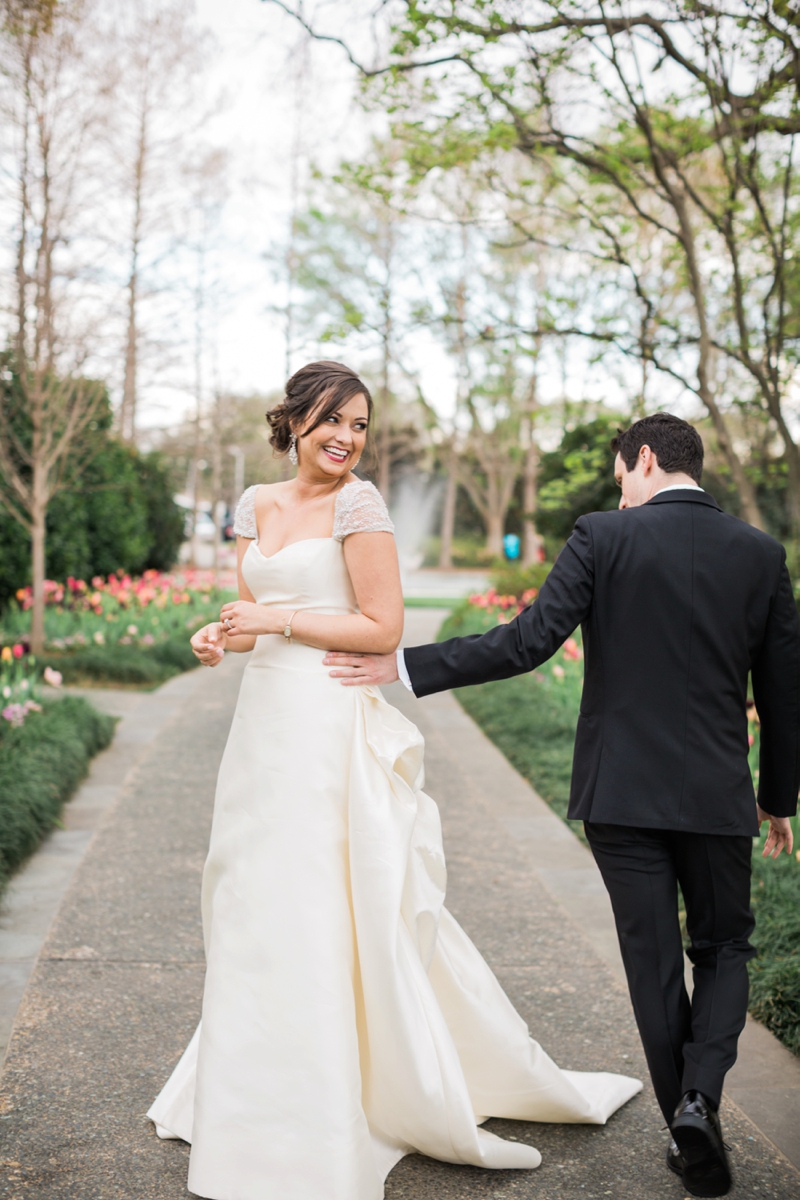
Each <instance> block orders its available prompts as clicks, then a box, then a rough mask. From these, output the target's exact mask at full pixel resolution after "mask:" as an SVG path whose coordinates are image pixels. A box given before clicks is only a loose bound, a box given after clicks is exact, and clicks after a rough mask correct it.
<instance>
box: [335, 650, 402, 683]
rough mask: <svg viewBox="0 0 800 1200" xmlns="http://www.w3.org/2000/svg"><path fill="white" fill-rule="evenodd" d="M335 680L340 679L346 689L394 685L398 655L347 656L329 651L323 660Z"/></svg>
mask: <svg viewBox="0 0 800 1200" xmlns="http://www.w3.org/2000/svg"><path fill="white" fill-rule="evenodd" d="M322 661H323V662H324V663H325V666H326V667H334V668H335V669H334V670H333V671H331V672H330V675H331V676H332V677H333V678H334V679H340V680H341V682H342V685H343V686H344V687H367V686H376V687H379V686H381V685H382V684H385V683H394V681H395V680H396V679H398V678H399V676H398V674H397V654H396V653H394V652H392V653H391V654H346V653H343V652H342V651H340V650H329V651H328V653H327V654H326V655H325V657H324V659H323V660H322Z"/></svg>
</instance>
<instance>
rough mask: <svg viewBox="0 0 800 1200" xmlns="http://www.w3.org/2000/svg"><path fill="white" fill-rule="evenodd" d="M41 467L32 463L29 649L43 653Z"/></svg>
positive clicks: (43, 503)
mask: <svg viewBox="0 0 800 1200" xmlns="http://www.w3.org/2000/svg"><path fill="white" fill-rule="evenodd" d="M40 475H41V468H40V467H39V466H38V464H35V465H34V482H33V493H34V499H33V504H32V506H31V576H32V582H33V608H32V609H31V635H30V636H31V651H32V653H33V654H44V579H45V558H44V546H45V518H46V516H47V504H46V501H45V500H44V497H43V487H42V484H43V482H44V481H43V480H42V479H41V478H38V476H40Z"/></svg>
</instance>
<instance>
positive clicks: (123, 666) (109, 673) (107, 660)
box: [39, 633, 198, 687]
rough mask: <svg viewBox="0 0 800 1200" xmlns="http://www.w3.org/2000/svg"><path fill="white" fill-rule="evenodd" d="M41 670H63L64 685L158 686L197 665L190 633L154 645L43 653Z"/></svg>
mask: <svg viewBox="0 0 800 1200" xmlns="http://www.w3.org/2000/svg"><path fill="white" fill-rule="evenodd" d="M39 661H40V663H41V665H42V667H48V666H49V667H53V668H54V669H55V670H56V671H60V672H61V674H62V676H63V679H64V683H67V684H82V683H90V684H97V683H124V684H129V685H134V686H139V687H157V686H158V685H159V684H160V683H164V681H165V680H167V679H170V678H171V677H172V676H173V675H179V674H181V672H182V671H191V670H192V669H193V668H194V667H196V666H198V662H197V659H196V658H195V656H194V654H193V653H192V648H191V646H190V645H189V634H188V633H185V634H183V635H178V636H175V637H171V638H169V639H168V640H167V641H165V642H157V643H156V644H155V645H154V646H120V645H119V644H117V645H110V646H86V647H85V648H83V649H80V650H72V651H70V652H69V653H66V654H44V655H42V656H41V658H40V660H39Z"/></svg>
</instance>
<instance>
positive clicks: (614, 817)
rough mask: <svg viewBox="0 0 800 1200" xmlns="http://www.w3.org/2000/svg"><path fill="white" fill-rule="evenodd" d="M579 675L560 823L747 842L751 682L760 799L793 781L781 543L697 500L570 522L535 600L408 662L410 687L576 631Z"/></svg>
mask: <svg viewBox="0 0 800 1200" xmlns="http://www.w3.org/2000/svg"><path fill="white" fill-rule="evenodd" d="M578 625H580V626H581V628H582V630H583V645H584V651H585V656H586V676H585V682H584V687H583V698H582V701H581V712H580V718H579V720H578V729H577V734H576V737H575V756H574V761H573V771H572V791H571V796H570V807H569V815H570V817H575V818H578V819H583V820H586V821H598V822H608V823H611V824H617V825H637V826H647V827H650V828H654V829H676V830H684V831H687V832H695V833H727V834H750V835H755V834H756V833H757V832H758V824H757V821H756V812H755V803H754V796H753V788H752V784H751V781H750V771H749V769H748V764H747V755H748V742H747V716H746V700H747V677H748V672H750V671H752V674H753V692H754V698H755V702H756V707H757V709H758V713H759V717H760V719H761V765H760V778H759V802H760V804H761V806H762V808H764V810H765V811H766V812H768V813H771V814H772V815H773V816H791V815H793V814H794V812H795V810H796V801H797V791H798V784H800V626H799V625H798V615H797V608H796V606H795V602H794V597H793V595H792V586H791V582H790V579H789V574H788V571H787V569H786V560H785V554H784V551H783V547H782V546H781V545H780V543H779V542H776V541H775V540H774V539H773V538H771V537H768V536H767V535H766V534H764V533H761V532H759V531H758V530H757V529H753V527H752V526H750V525H746V524H745V523H744V522H743V521H739V520H737V519H736V518H735V517H731V516H728V515H727V514H726V513H723V512H722V511H721V510H720V508H719V506H718V505H717V503H716V501H715V500H713V499H712V498H711V496H709V495H708V494H707V493H706V492H702V491H699V490H698V491H694V490H692V489H688V488H687V489H681V490H679V491H667V492H662V493H660V494H659V495H656V496H654V497H653V499H652V500H650V501H649V502H648V503H647V504H644V505H642V506H641V507H639V508H632V509H626V510H623V511H621V512H619V511H617V512H599V513H590V514H589V515H588V516H584V517H581V518H580V519H579V520H578V522H577V524H576V525H575V529H574V531H573V534H572V536H571V538H570V539H569V541H568V542H567V544H566V546H565V547H564V549H563V550H562V552H561V554H560V555H559V557H558V559H557V561H556V563H555V565H554V566H553V569H552V571H551V572H550V575H549V576H548V578H547V581H546V583H545V584H544V586H543V587H542V589H541V592H540V594H539V597H538V599H537V600H536V601H535V602H534V603H533V604H532V605H531V606H530V607H529V608H526V609H525V610H524V611H523V612H522V613H521V614H520V615H519V617H517V619H516V620H514V621H512V622H511V623H510V624H508V625H500V626H498V627H497V628H496V629H492V630H491V631H490V632H489V633H486V634H483V636H475V637H465V638H452V639H451V640H450V641H447V642H442V643H440V644H439V645H430V646H417V647H415V648H413V649H409V650H406V651H405V662H406V666H407V668H408V673H409V676H410V678H411V684H412V687H413V689H414V692H415V693H416V695H418V696H425V695H428V694H429V693H431V692H438V691H442V690H443V689H445V688H451V687H461V686H463V685H465V684H474V683H485V682H487V681H488V680H491V679H505V678H507V677H508V676H510V675H519V674H521V673H523V672H525V671H531V670H533V668H534V667H537V666H539V664H540V663H543V662H545V661H546V660H547V659H548V658H550V656H551V655H552V654H554V653H555V651H556V650H557V649H558V647H559V646H560V645H561V643H562V642H563V641H564V640H565V638H567V637H568V636H569V635H570V634H571V633H572V632H573V630H574V629H575V628H576V626H578Z"/></svg>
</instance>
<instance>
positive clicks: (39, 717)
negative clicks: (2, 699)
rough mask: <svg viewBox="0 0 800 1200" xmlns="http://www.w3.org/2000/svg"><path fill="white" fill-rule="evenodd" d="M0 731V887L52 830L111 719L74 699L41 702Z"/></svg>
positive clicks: (109, 731)
mask: <svg viewBox="0 0 800 1200" xmlns="http://www.w3.org/2000/svg"><path fill="white" fill-rule="evenodd" d="M3 724H4V728H3V729H2V731H0V887H2V886H3V885H4V883H5V882H6V881H7V879H8V876H9V875H10V874H11V872H12V871H13V870H14V869H15V868H16V867H17V866H19V864H20V863H21V862H22V861H23V860H24V859H25V858H26V857H27V856H28V855H29V854H31V853H32V852H33V851H34V850H35V849H36V847H37V846H38V844H39V842H40V841H41V839H42V838H43V837H44V835H45V834H46V833H47V832H48V831H49V830H50V829H51V828H52V826H53V824H54V823H55V821H56V820H57V818H58V814H59V812H60V811H61V806H62V804H63V803H64V801H65V800H67V799H68V798H69V796H70V795H71V794H72V792H73V791H74V790H75V787H76V786H77V784H78V783H79V782H80V780H81V779H82V778H83V777H84V775H85V774H86V770H87V767H88V765H89V761H90V759H91V758H92V757H93V755H95V754H97V753H98V752H99V751H100V750H103V749H105V747H106V746H108V745H109V743H110V741H111V738H112V737H113V734H114V724H115V722H114V718H113V717H108V716H105V715H103V714H101V713H98V712H95V710H94V709H93V708H92V707H91V705H89V704H87V703H86V701H85V700H82V699H79V698H78V697H76V696H65V697H63V699H59V700H54V701H50V702H47V703H45V706H44V709H43V711H42V712H41V713H36V714H32V715H31V716H29V717H28V718H27V719H26V721H25V724H24V725H22V726H21V727H18V728H14V727H11V726H6V725H5V723H3Z"/></svg>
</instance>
